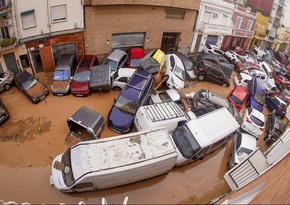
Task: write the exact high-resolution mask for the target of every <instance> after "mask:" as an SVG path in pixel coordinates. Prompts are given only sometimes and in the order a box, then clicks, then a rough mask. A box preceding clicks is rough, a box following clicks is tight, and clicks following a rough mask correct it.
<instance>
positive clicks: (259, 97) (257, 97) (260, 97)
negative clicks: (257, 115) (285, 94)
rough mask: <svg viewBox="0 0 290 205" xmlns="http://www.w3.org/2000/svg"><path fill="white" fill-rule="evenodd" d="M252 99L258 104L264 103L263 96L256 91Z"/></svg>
mask: <svg viewBox="0 0 290 205" xmlns="http://www.w3.org/2000/svg"><path fill="white" fill-rule="evenodd" d="M254 99H255V100H256V102H257V103H259V104H260V105H264V102H265V96H264V95H262V94H261V93H257V94H255V96H254Z"/></svg>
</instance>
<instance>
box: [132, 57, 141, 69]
mask: <svg viewBox="0 0 290 205" xmlns="http://www.w3.org/2000/svg"><path fill="white" fill-rule="evenodd" d="M141 60H142V58H132V59H131V61H130V66H133V67H137V66H140V61H141Z"/></svg>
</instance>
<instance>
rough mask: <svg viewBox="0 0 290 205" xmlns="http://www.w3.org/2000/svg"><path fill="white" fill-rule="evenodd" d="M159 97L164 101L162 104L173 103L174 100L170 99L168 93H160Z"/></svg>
mask: <svg viewBox="0 0 290 205" xmlns="http://www.w3.org/2000/svg"><path fill="white" fill-rule="evenodd" d="M159 97H160V99H161V100H162V102H169V101H172V99H171V98H170V96H169V95H168V93H167V92H161V93H159Z"/></svg>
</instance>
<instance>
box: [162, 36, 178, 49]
mask: <svg viewBox="0 0 290 205" xmlns="http://www.w3.org/2000/svg"><path fill="white" fill-rule="evenodd" d="M179 38H180V33H163V36H162V42H161V50H162V51H163V52H164V53H172V52H173V51H177V50H178V42H179Z"/></svg>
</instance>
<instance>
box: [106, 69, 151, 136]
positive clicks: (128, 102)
mask: <svg viewBox="0 0 290 205" xmlns="http://www.w3.org/2000/svg"><path fill="white" fill-rule="evenodd" d="M153 82H154V80H153V76H152V75H151V73H149V72H147V71H145V70H136V71H135V73H134V74H133V76H132V77H131V78H130V80H129V81H128V83H127V84H126V85H125V87H124V88H123V89H122V91H121V93H120V94H119V96H118V98H117V99H116V100H115V103H114V105H113V106H112V108H111V110H110V112H109V114H108V126H109V127H110V129H112V130H113V131H115V132H118V133H121V134H123V133H128V132H129V131H130V130H131V129H132V127H133V122H134V118H135V115H136V112H137V110H138V108H139V107H140V106H142V105H144V104H146V103H147V102H148V99H149V97H150V94H151V92H152V89H153Z"/></svg>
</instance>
